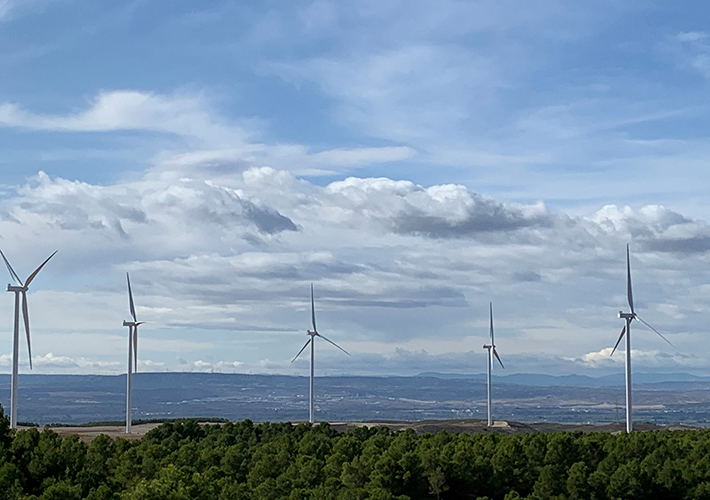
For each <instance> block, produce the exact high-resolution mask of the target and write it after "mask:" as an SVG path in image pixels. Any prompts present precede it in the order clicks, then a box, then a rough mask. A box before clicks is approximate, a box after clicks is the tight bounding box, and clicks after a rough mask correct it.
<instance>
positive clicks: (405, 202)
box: [326, 177, 553, 238]
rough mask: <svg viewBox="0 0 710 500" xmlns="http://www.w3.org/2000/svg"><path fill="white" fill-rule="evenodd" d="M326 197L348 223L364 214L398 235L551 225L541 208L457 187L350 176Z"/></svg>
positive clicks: (462, 233)
mask: <svg viewBox="0 0 710 500" xmlns="http://www.w3.org/2000/svg"><path fill="white" fill-rule="evenodd" d="M326 193H327V194H329V195H331V199H332V200H333V203H336V204H338V208H339V209H340V210H341V212H342V211H343V209H347V210H348V212H345V213H347V214H348V215H350V217H352V218H354V219H357V218H361V217H363V216H364V217H365V218H367V219H369V220H370V221H371V222H373V223H375V224H381V225H382V226H384V227H386V228H387V229H389V230H390V231H393V232H395V233H398V234H412V235H423V236H427V237H430V238H456V237H467V236H468V237H470V236H475V235H479V234H481V233H488V232H497V231H514V230H517V229H522V228H526V227H532V226H535V227H544V226H550V225H552V222H553V216H552V215H551V214H550V213H549V212H548V211H547V210H546V209H545V207H544V205H542V204H537V205H527V206H523V205H515V204H503V203H499V202H495V201H493V200H491V199H486V198H484V197H482V196H479V195H476V194H474V193H472V192H470V191H469V190H468V189H466V188H465V187H464V186H457V185H439V186H431V187H429V188H423V187H421V186H417V185H415V184H413V183H412V182H408V181H393V180H390V179H385V178H379V179H359V178H353V177H351V178H348V179H345V180H344V181H338V182H333V183H331V184H329V185H328V186H327V187H326ZM345 213H343V215H345Z"/></svg>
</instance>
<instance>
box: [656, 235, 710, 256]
mask: <svg viewBox="0 0 710 500" xmlns="http://www.w3.org/2000/svg"><path fill="white" fill-rule="evenodd" d="M643 249H644V250H646V251H649V252H667V253H679V254H695V253H706V252H707V251H709V250H710V236H695V237H689V238H665V239H656V240H648V241H644V242H643Z"/></svg>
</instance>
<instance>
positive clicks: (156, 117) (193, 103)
mask: <svg viewBox="0 0 710 500" xmlns="http://www.w3.org/2000/svg"><path fill="white" fill-rule="evenodd" d="M0 125H1V126H5V127H19V128H26V129H30V130H50V131H57V132H108V131H118V130H144V131H152V132H159V133H167V134H174V135H177V136H181V137H185V138H193V139H199V140H200V142H201V143H203V144H229V143H237V144H241V143H243V142H244V141H245V140H246V139H247V136H248V134H247V133H246V131H245V130H244V129H243V128H241V127H239V126H237V125H235V124H229V123H226V122H224V121H222V120H220V119H219V118H217V117H216V114H215V113H214V112H213V111H212V110H211V109H210V106H209V104H208V103H207V102H206V100H205V99H204V98H203V97H201V96H194V95H172V96H168V95H161V94H154V93H150V92H140V91H106V92H101V93H100V94H99V95H98V96H97V97H96V98H95V99H94V100H93V101H92V102H90V103H89V107H88V108H87V109H85V110H81V111H76V112H73V113H70V114H68V115H63V116H62V115H43V114H37V113H32V112H30V111H25V110H24V109H22V108H21V107H19V106H18V105H17V104H12V103H5V104H2V105H0Z"/></svg>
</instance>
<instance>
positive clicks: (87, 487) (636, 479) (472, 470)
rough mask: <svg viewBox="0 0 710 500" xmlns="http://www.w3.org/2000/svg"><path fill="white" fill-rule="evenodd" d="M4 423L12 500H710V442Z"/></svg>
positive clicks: (699, 438)
mask: <svg viewBox="0 0 710 500" xmlns="http://www.w3.org/2000/svg"><path fill="white" fill-rule="evenodd" d="M1 415H2V410H1V409H0V499H2V500H5V499H8V500H9V499H12V500H16V499H23V500H30V499H32V500H36V499H41V500H73V499H84V498H86V499H90V500H183V499H185V500H187V499H198V500H202V499H204V500H227V499H230V500H242V499H243V500H262V499H290V500H297V499H304V500H305V499H324V500H325V499H333V500H336V499H337V500H364V499H372V500H388V499H397V500H405V499H447V500H448V499H451V500H453V499H473V500H484V499H487V500H498V499H500V500H514V499H522V498H527V499H536V500H537V499H540V500H542V499H553V500H577V499H595V500H603V499H604V500H606V499H608V500H613V499H630V500H633V499H650V498H653V499H673V500H680V499H710V431H657V432H637V433H633V434H630V435H626V434H623V435H612V434H608V433H590V434H582V433H572V432H560V433H550V434H543V433H535V434H519V435H500V434H478V435H468V434H451V433H447V432H444V431H441V432H438V433H437V434H425V435H421V436H417V435H416V434H415V433H414V432H413V431H411V430H406V431H398V432H392V431H390V430H389V429H387V428H386V427H374V428H365V427H362V428H357V429H353V430H349V431H348V432H345V433H339V432H337V431H335V430H334V429H333V428H332V427H330V426H329V425H328V424H326V423H321V424H318V425H315V426H312V425H310V424H297V425H292V424H290V423H263V424H255V423H253V422H251V421H249V420H245V421H243V422H234V423H232V422H227V423H224V424H219V425H201V424H198V423H197V421H195V420H189V419H188V420H179V421H174V422H168V423H164V424H162V425H161V426H159V427H157V428H155V429H153V430H151V431H150V432H149V433H147V434H146V436H144V437H143V438H142V439H139V440H135V441H128V440H125V439H122V438H117V439H112V438H109V437H107V436H105V435H101V436H99V437H96V438H94V439H93V440H92V441H91V442H90V443H83V442H81V441H80V440H79V438H78V437H77V436H69V437H65V438H61V437H60V436H59V435H58V434H56V433H55V432H54V431H52V430H51V429H49V428H45V429H43V430H39V429H35V428H33V429H27V430H21V431H12V430H11V429H10V426H9V421H8V420H7V418H5V417H4V416H1Z"/></svg>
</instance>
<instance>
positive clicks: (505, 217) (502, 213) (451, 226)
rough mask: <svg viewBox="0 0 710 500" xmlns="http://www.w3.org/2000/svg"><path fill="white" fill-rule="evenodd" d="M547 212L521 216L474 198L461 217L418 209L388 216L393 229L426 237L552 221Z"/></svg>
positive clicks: (546, 224)
mask: <svg viewBox="0 0 710 500" xmlns="http://www.w3.org/2000/svg"><path fill="white" fill-rule="evenodd" d="M552 220H553V219H552V217H551V216H549V214H545V215H542V216H535V217H525V216H524V215H523V214H522V212H520V211H519V210H514V209H510V208H507V207H505V206H503V205H502V204H499V203H494V202H489V201H480V200H476V205H475V206H474V207H472V208H471V209H469V210H468V213H467V214H466V217H465V218H464V219H463V220H448V219H446V218H444V217H438V216H432V215H428V214H426V213H424V212H423V211H421V210H418V209H412V210H411V211H409V212H406V211H405V212H402V213H400V214H398V215H397V216H396V217H395V218H393V220H392V227H393V230H394V231H395V232H396V233H400V234H416V235H423V236H428V237H430V238H463V237H472V236H475V235H477V234H479V233H488V232H498V231H515V230H518V229H522V228H527V227H532V226H536V227H545V228H548V227H550V226H551V225H552Z"/></svg>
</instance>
